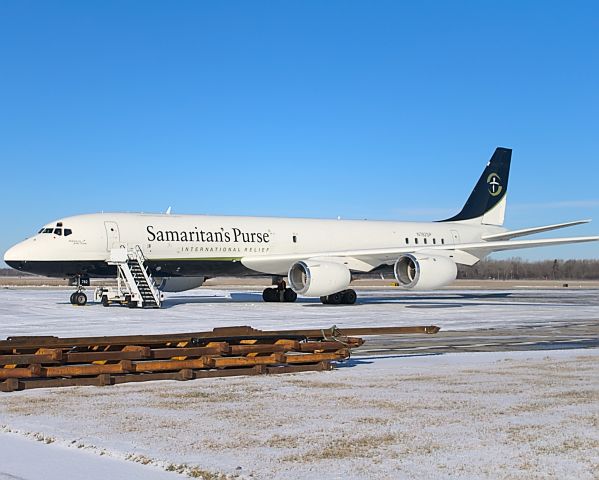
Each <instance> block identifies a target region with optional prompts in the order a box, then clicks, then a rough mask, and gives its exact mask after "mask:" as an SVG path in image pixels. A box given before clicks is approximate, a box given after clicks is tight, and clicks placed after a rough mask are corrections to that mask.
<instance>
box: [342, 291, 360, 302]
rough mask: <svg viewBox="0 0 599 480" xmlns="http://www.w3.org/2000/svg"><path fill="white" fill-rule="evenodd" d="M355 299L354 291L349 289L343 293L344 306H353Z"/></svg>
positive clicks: (356, 296)
mask: <svg viewBox="0 0 599 480" xmlns="http://www.w3.org/2000/svg"><path fill="white" fill-rule="evenodd" d="M357 298H358V295H356V292H355V291H354V290H351V289H350V290H346V291H345V292H343V303H345V304H346V305H353V304H354V303H356V299H357Z"/></svg>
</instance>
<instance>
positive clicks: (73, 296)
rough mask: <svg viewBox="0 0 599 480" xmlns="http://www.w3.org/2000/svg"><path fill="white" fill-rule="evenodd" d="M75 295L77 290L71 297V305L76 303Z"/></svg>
mask: <svg viewBox="0 0 599 480" xmlns="http://www.w3.org/2000/svg"><path fill="white" fill-rule="evenodd" d="M75 295H77V292H73V293H71V298H70V302H71V305H75Z"/></svg>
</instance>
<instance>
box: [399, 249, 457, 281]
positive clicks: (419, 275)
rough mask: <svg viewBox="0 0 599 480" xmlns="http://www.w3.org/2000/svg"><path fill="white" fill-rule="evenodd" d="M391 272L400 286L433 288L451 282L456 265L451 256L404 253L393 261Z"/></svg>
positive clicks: (454, 274) (453, 278)
mask: <svg viewBox="0 0 599 480" xmlns="http://www.w3.org/2000/svg"><path fill="white" fill-rule="evenodd" d="M393 273H394V274H395V278H396V280H397V282H398V283H399V286H400V287H403V288H409V289H411V290H434V289H436V288H440V287H443V286H445V285H448V284H450V283H451V282H453V281H454V280H455V279H456V277H457V275H458V267H457V266H456V264H455V262H454V261H453V260H452V259H451V258H447V257H440V256H435V255H423V254H420V253H414V254H412V253H406V254H404V255H401V256H400V257H399V258H398V259H397V261H396V262H395V266H394V267H393Z"/></svg>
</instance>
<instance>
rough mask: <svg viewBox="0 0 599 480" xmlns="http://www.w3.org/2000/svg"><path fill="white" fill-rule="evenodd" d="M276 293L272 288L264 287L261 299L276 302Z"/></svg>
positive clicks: (277, 293)
mask: <svg viewBox="0 0 599 480" xmlns="http://www.w3.org/2000/svg"><path fill="white" fill-rule="evenodd" d="M278 295H279V292H278V291H277V290H275V289H274V288H265V289H264V291H263V292H262V299H263V300H264V301H265V302H277V301H278V300H279V299H278Z"/></svg>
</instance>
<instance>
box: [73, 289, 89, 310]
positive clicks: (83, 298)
mask: <svg viewBox="0 0 599 480" xmlns="http://www.w3.org/2000/svg"><path fill="white" fill-rule="evenodd" d="M73 298H74V299H75V305H78V306H80V307H82V306H83V305H85V304H86V303H87V295H86V294H85V293H83V292H78V293H75V296H74V297H73Z"/></svg>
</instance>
